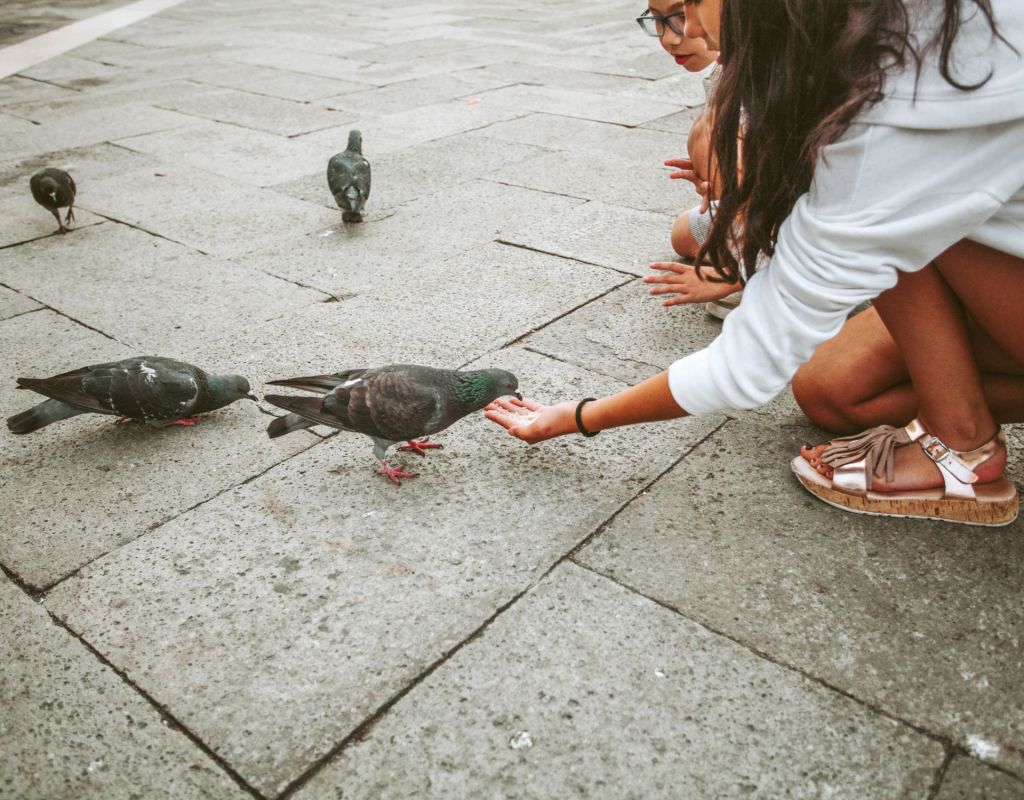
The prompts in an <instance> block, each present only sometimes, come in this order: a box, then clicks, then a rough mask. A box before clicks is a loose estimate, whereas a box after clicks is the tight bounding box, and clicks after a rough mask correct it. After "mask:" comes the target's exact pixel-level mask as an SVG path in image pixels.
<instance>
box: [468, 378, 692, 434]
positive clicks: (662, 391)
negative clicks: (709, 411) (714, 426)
mask: <svg viewBox="0 0 1024 800" xmlns="http://www.w3.org/2000/svg"><path fill="white" fill-rule="evenodd" d="M578 402H579V401H569V402H567V403H559V404H558V405H554V406H545V405H541V404H540V403H537V402H535V401H533V400H530V399H524V400H516V399H515V398H501V399H499V400H496V401H494V402H493V403H491V404H490V405H489V406H487V407H486V408H485V409H484V416H486V417H487V419H489V420H493V421H494V422H497V423H498V424H499V425H501V426H502V427H503V428H505V429H506V430H507V431H508V432H509V435H511V436H515V437H517V438H519V439H522V440H523V441H524V442H527V443H528V444H537V442H543V441H544V440H545V439H554V438H555V437H556V436H564V435H565V434H567V433H579V430H578V429H577V427H576V406H577V404H578ZM685 416H686V412H685V411H684V410H683V409H682V408H680V407H679V405H678V404H677V403H676V401H675V400H674V399H673V398H672V392H670V391H669V388H668V373H667V372H662V373H659V374H658V375H655V376H654V377H651V378H648V379H647V380H645V381H643V382H641V383H638V384H637V385H636V386H630V387H629V388H628V389H623V390H622V391H621V392H617V393H616V394H613V395H610V396H609V397H602V398H600V399H598V400H594V401H592V402H590V403H587V404H586V405H584V406H583V410H582V413H581V418H582V421H583V427H584V428H585V429H586V430H588V431H590V432H595V431H601V430H604V429H605V428H617V427H619V426H620V425H635V424H637V423H640V422H657V421H659V420H665V419H676V418H677V417H685Z"/></svg>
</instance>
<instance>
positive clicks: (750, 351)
mask: <svg viewBox="0 0 1024 800" xmlns="http://www.w3.org/2000/svg"><path fill="white" fill-rule="evenodd" d="M823 156H824V158H823V159H822V160H820V161H819V164H818V167H817V169H816V171H815V174H814V181H813V185H812V187H811V190H810V191H809V192H808V193H807V194H805V195H803V196H801V197H800V198H799V199H798V200H797V202H796V204H795V205H794V207H793V210H792V212H791V214H790V216H789V217H788V218H787V219H786V221H785V222H784V223H783V225H782V227H781V229H780V231H779V238H778V244H777V246H776V250H775V254H774V256H773V258H772V260H771V262H770V263H769V264H768V265H767V266H765V267H764V268H762V269H761V270H760V271H759V272H758V273H757V274H756V275H755V276H754V277H753V278H751V280H750V281H749V283H748V284H747V287H746V289H745V291H744V293H743V302H742V303H741V304H740V305H739V307H738V308H737V309H736V310H734V311H733V312H732V313H730V314H729V316H728V317H727V318H726V320H725V324H724V326H723V329H722V333H721V335H720V336H719V337H718V338H717V339H715V341H714V342H712V343H711V345H710V346H709V347H707V348H705V349H704V350H701V351H699V352H696V353H693V354H692V355H690V356H687V357H685V358H682V359H680V360H679V361H676V362H675V363H673V364H672V365H671V367H669V387H670V389H671V391H672V396H673V397H674V398H675V400H676V402H677V403H678V404H679V405H680V406H681V407H682V408H683V409H684V410H685V411H687V412H688V413H690V414H706V413H711V412H715V411H722V410H726V409H730V408H756V407H757V406H760V405H763V404H764V403H766V402H768V401H769V400H771V399H772V398H773V397H774V396H775V395H776V394H778V393H779V392H780V391H781V390H782V389H783V388H785V386H786V384H787V383H788V382H789V380H790V379H791V378H792V377H793V375H794V373H795V372H796V370H797V369H798V368H799V366H800V365H801V364H803V363H804V362H805V361H807V360H808V359H809V358H810V357H811V355H812V354H813V353H814V350H815V348H816V347H817V346H818V345H819V344H821V343H822V342H824V341H827V340H828V339H830V338H832V337H833V336H835V335H836V334H837V333H838V332H839V329H840V328H841V327H842V325H843V323H844V322H845V321H846V317H847V315H848V314H849V312H850V311H851V310H852V309H853V308H854V307H855V306H856V305H857V304H859V303H861V302H863V301H865V300H870V299H872V298H874V297H876V296H877V295H878V294H880V293H881V292H883V291H885V290H886V289H888V288H890V287H892V286H894V285H895V283H896V279H897V275H898V272H899V271H909V272H913V271H915V270H918V269H921V268H922V267H924V266H926V265H927V264H928V263H930V262H931V261H932V260H933V259H934V258H935V257H936V256H938V255H939V254H941V253H942V252H943V251H944V250H946V249H947V248H949V247H950V246H951V245H953V244H954V243H956V242H958V241H960V240H961V239H964V238H970V236H971V233H972V231H978V230H979V229H981V228H986V227H987V228H991V229H993V230H1002V231H1005V232H1006V234H1005V235H1004V236H1002V237H1000V238H1001V239H1006V240H1007V241H1005V242H996V245H995V246H998V249H1003V250H1006V251H1007V252H1011V253H1013V254H1015V255H1022V256H1024V203H1020V202H1009V201H1010V200H1011V198H1013V197H1014V196H1015V195H1019V194H1020V193H1021V191H1022V186H1024V120H1020V119H1019V120H1013V121H1011V122H1007V123H1002V124H999V125H988V126H984V127H977V128H962V129H958V130H942V131H924V130H911V129H905V128H894V127H889V126H885V125H863V124H861V125H855V126H853V127H851V129H850V130H849V131H848V132H847V134H846V135H845V136H844V137H843V138H842V139H840V140H839V141H838V142H836V143H834V144H832V145H829V146H828V147H827V148H825V150H824V152H823ZM1018 199H1020V198H1018ZM1007 216H1008V217H1009V218H1008V219H1002V217H1007ZM994 217H995V218H997V219H993V218H994ZM1017 217H1021V218H1020V219H1018V218H1017ZM990 220H991V221H992V222H998V225H995V224H988V225H987V223H989V221H990ZM978 238H979V240H983V237H980V236H979V237H978ZM1011 239H1012V241H1011ZM987 243H989V244H992V242H991V240H989V241H988V242H987Z"/></svg>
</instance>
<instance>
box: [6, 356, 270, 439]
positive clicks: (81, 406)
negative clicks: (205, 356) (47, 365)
mask: <svg viewBox="0 0 1024 800" xmlns="http://www.w3.org/2000/svg"><path fill="white" fill-rule="evenodd" d="M18 388H19V389H31V390H32V391H34V392H38V393H39V394H42V395H46V396H47V397H49V398H51V399H50V400H46V401H44V402H42V403H40V404H39V405H37V406H35V407H34V408H30V409H29V410H28V411H24V412H22V413H21V414H15V415H14V416H13V417H11V418H10V419H8V420H7V427H8V428H10V430H11V431H12V432H14V433H19V434H21V433H32V431H37V430H39V429H40V428H45V427H46V426H47V425H49V424H51V423H53V422H58V421H60V420H62V419H67V418H68V417H74V416H77V415H79V414H89V413H92V414H110V415H112V416H120V417H121V418H122V420H119V421H123V420H127V419H135V420H142V421H143V422H146V423H148V424H150V425H154V426H163V425H195V424H196V418H195V417H196V415H197V414H201V413H203V412H206V411H214V410H215V409H218V408H222V407H224V406H226V405H228V404H229V403H233V402H234V401H235V400H241V399H243V398H248V399H249V400H255V399H256V397H255V396H253V395H252V394H251V393H250V390H249V382H248V381H247V380H246V379H245V378H243V377H241V376H240V375H207V374H206V373H205V372H203V370H201V369H199V367H195V366H192V365H191V364H186V363H185V362H184V361H175V360H174V359H173V358H161V357H159V356H136V357H134V358H126V359H124V360H123V361H111V362H109V363H107V364H95V365H93V366H91V367H82V368H81V369H76V370H73V371H71V372H65V373H64V374H62V375H54V376H53V377H52V378H18Z"/></svg>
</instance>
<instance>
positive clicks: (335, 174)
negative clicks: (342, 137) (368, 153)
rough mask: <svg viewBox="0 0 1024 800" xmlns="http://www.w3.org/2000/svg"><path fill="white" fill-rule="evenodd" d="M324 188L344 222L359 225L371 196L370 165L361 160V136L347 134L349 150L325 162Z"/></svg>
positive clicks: (353, 132) (358, 134) (356, 133)
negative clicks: (325, 185)
mask: <svg viewBox="0 0 1024 800" xmlns="http://www.w3.org/2000/svg"><path fill="white" fill-rule="evenodd" d="M327 186H328V188H330V190H331V194H333V195H334V202H335V203H337V204H338V208H340V209H341V212H342V213H341V219H342V221H344V222H362V221H363V206H364V205H366V198H368V197H369V196H370V162H369V161H367V160H366V159H365V158H363V135H362V134H361V133H360V132H359V131H357V130H351V131H349V133H348V147H347V148H346V149H345V150H343V151H342V152H340V153H338V154H337V155H335V156H332V157H331V160H330V161H328V162H327Z"/></svg>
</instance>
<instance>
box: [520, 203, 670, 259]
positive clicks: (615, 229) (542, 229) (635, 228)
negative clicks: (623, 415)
mask: <svg viewBox="0 0 1024 800" xmlns="http://www.w3.org/2000/svg"><path fill="white" fill-rule="evenodd" d="M674 222H675V217H674V216H672V215H670V214H657V213H652V212H649V211H636V210H634V209H631V208H623V207H621V206H614V205H608V204H607V203H601V202H597V201H593V202H590V203H586V204H584V205H580V206H577V207H576V208H573V209H572V210H570V211H569V212H567V213H565V214H559V215H558V216H555V217H551V218H549V219H546V220H542V221H541V222H538V223H535V224H533V225H530V226H529V227H526V228H521V229H519V230H517V231H514V232H512V233H509V234H506V235H505V236H503V237H502V241H505V242H508V243H509V244H518V245H522V246H524V247H529V248H531V249H534V250H541V251H543V252H545V253H554V254H556V255H560V256H566V257H567V258H576V259H579V260H580V261H588V262H590V263H591V264H600V265H601V266H605V267H611V268H612V269H617V270H621V271H623V272H631V273H632V274H634V275H641V276H642V275H649V274H650V268H649V266H648V265H649V264H650V263H651V262H652V261H673V260H675V258H676V254H675V252H674V251H673V250H672V244H671V241H670V233H671V230H672V224H673V223H674Z"/></svg>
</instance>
